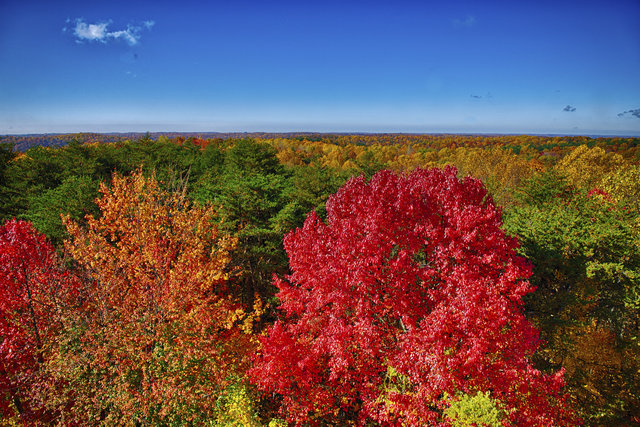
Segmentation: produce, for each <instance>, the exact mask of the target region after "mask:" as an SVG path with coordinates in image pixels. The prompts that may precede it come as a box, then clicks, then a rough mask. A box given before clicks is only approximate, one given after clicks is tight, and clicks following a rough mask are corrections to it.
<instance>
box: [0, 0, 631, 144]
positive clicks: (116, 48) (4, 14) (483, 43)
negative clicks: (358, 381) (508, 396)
mask: <svg viewBox="0 0 640 427" xmlns="http://www.w3.org/2000/svg"><path fill="white" fill-rule="evenodd" d="M639 23H640V1H638V0H629V1H622V0H621V1H617V0H605V1H581V2H575V1H562V0H558V1H553V2H547V1H545V0H541V1H468V2H464V1H455V0H453V1H437V2H436V1H427V0H423V1H403V0H395V1H388V2H383V1H377V2H376V1H346V0H343V1H331V0H327V1H323V2H315V1H304V0H298V1H277V0H273V1H233V0H232V1H229V0H227V1H209V2H205V1H202V2H196V1H189V0H183V1H180V2H166V1H132V0H130V1H102V0H101V1H92V0H86V1H64V0H61V1H51V0H47V1H30V0H3V1H2V2H0V63H1V64H2V66H1V67H0V134H20V133H44V132H78V131H96V132H126V131H196V132H204V131H222V132H224V131H275V132H284V131H322V132H332V131H335V132H345V131H362V132H465V133H467V132H471V133H562V134H594V133H595V134H600V133H607V134H623V135H640V71H639V70H640V24H639Z"/></svg>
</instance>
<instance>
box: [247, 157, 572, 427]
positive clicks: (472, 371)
mask: <svg viewBox="0 0 640 427" xmlns="http://www.w3.org/2000/svg"><path fill="white" fill-rule="evenodd" d="M327 213H328V215H327V222H326V223H324V222H322V221H321V220H320V219H319V218H318V217H317V216H316V215H315V214H314V213H311V214H310V215H309V217H308V218H307V220H306V221H305V223H304V226H303V227H302V228H301V229H297V230H295V231H293V232H291V233H290V234H289V235H287V236H286V237H285V241H284V243H285V248H286V250H287V252H288V254H289V258H290V267H291V271H292V274H291V275H289V276H287V277H286V279H284V280H283V279H280V278H275V284H276V285H277V286H278V288H279V293H278V297H279V298H280V301H281V304H282V307H281V308H282V310H283V312H284V317H283V318H282V319H281V320H279V321H277V322H276V323H275V324H274V326H273V327H272V328H271V329H270V331H269V334H268V336H267V337H265V338H264V339H263V349H262V351H261V354H260V355H259V357H258V359H257V362H256V366H255V368H253V370H252V372H251V374H252V377H253V380H254V382H255V383H256V384H257V385H258V386H259V387H260V388H261V389H262V390H264V391H268V392H271V393H275V394H277V395H280V396H281V397H282V411H283V413H284V414H286V415H287V417H288V419H289V421H292V422H296V423H314V422H319V423H321V422H323V421H327V420H333V422H336V421H337V422H342V421H340V420H341V419H342V420H343V421H344V420H347V419H352V420H353V419H356V420H357V421H358V422H359V423H365V422H366V421H367V420H372V421H375V422H378V423H382V424H396V423H398V422H401V423H403V424H405V425H434V424H437V423H439V422H443V423H445V424H446V422H445V421H444V420H443V418H442V410H443V409H444V408H446V407H447V406H448V404H449V403H450V401H451V398H452V396H455V395H456V394H458V393H469V394H473V393H475V392H477V391H490V392H491V397H492V398H493V399H495V400H496V402H498V405H499V406H500V407H501V408H502V409H503V410H504V411H505V413H507V414H508V418H509V421H510V422H512V423H515V424H516V425H549V424H551V423H563V422H566V421H567V420H568V419H571V413H570V411H568V409H567V408H566V407H565V404H564V399H565V398H564V396H563V395H562V393H561V388H562V385H563V380H562V373H561V372H559V373H557V374H556V375H553V376H547V375H543V374H541V373H540V372H539V371H537V370H536V369H534V368H533V367H532V365H531V363H530V362H529V359H528V358H529V356H530V355H531V354H533V352H534V351H535V350H536V348H537V346H538V345H539V340H538V333H537V330H536V329H535V328H534V327H533V326H532V325H531V324H529V323H528V322H527V320H526V319H525V318H524V316H523V314H522V301H521V299H522V296H523V295H525V294H526V293H528V292H530V291H531V288H530V285H529V283H528V281H527V280H526V279H527V278H528V277H529V276H530V275H531V267H530V266H529V265H528V264H527V263H526V261H525V260H524V259H523V258H521V257H519V256H517V255H516V253H515V249H516V247H517V242H516V241H515V240H514V239H512V238H509V237H507V236H506V235H505V234H504V232H503V231H502V229H501V212H500V209H498V208H496V207H495V206H494V204H493V201H492V199H491V197H490V196H489V195H488V194H487V192H486V190H485V188H484V186H483V184H482V183H481V182H480V181H478V180H475V179H472V178H466V179H464V180H459V179H457V178H456V170H455V169H453V168H447V169H445V170H440V169H432V170H416V171H414V172H413V173H411V174H410V175H405V176H397V175H394V174H392V173H391V172H388V171H383V172H380V173H378V174H376V175H375V176H374V177H373V178H372V179H371V181H370V182H369V183H367V182H366V181H365V179H364V178H363V177H360V178H355V179H352V180H350V181H349V182H348V183H347V184H346V185H345V186H344V187H343V188H342V189H341V190H340V191H339V192H338V193H337V194H336V195H334V196H332V197H331V198H330V199H329V201H328V203H327ZM572 422H573V421H572Z"/></svg>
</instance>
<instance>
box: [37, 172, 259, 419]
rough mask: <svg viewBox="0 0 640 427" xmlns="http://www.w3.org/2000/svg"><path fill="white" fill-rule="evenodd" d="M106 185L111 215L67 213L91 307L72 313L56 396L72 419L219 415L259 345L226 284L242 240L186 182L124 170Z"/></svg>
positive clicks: (105, 203) (104, 201) (55, 365)
mask: <svg viewBox="0 0 640 427" xmlns="http://www.w3.org/2000/svg"><path fill="white" fill-rule="evenodd" d="M100 192H101V194H102V197H101V198H100V199H98V200H97V203H98V206H99V208H100V210H101V212H102V216H101V217H100V218H97V219H96V218H93V217H88V218H87V227H86V229H83V228H81V227H80V226H79V225H78V224H77V223H75V222H74V221H72V220H70V219H69V218H68V217H66V218H64V219H63V220H64V223H65V225H66V227H67V230H68V233H69V236H70V238H69V240H68V241H66V242H65V248H66V249H67V251H68V252H69V253H70V254H71V256H72V257H73V258H74V259H75V260H76V261H77V263H78V265H79V267H80V269H81V270H83V271H84V275H85V276H84V277H85V280H84V287H83V289H82V294H83V297H84V298H85V305H84V307H83V309H82V310H80V313H78V312H76V313H74V314H73V315H70V316H69V317H68V318H67V324H66V331H67V333H66V334H64V335H63V336H61V337H60V339H59V340H58V351H57V352H56V353H57V358H53V360H52V362H51V363H50V366H49V368H50V370H51V371H52V372H53V373H54V374H55V375H57V377H58V378H60V379H61V380H62V383H64V384H66V391H67V393H66V395H65V396H64V397H63V398H61V397H60V392H59V391H57V392H56V393H57V396H58V399H57V400H58V402H53V403H52V404H54V405H58V408H57V409H58V410H59V411H60V412H61V414H62V415H61V417H62V420H63V422H65V423H74V422H79V423H81V424H84V423H91V424H93V423H102V422H106V423H120V422H122V420H126V421H127V422H130V423H131V424H136V425H148V424H185V423H186V424H199V423H202V422H204V421H203V420H205V419H215V418H216V417H219V416H220V412H221V410H222V411H224V410H225V408H220V407H219V406H220V405H218V406H216V401H218V402H219V401H221V400H224V396H225V394H226V393H227V391H228V390H230V389H237V387H238V381H237V380H235V381H234V380H233V379H234V378H236V379H237V378H238V372H239V370H240V369H243V367H242V363H243V361H242V356H243V355H244V354H245V353H246V352H248V351H251V350H252V346H253V343H252V340H251V338H250V335H248V334H245V333H244V332H243V330H242V326H243V324H242V322H243V321H245V322H248V321H249V320H250V319H248V318H247V316H245V314H244V312H243V310H242V309H241V308H240V305H239V304H237V303H236V302H235V301H233V300H232V298H231V297H230V296H229V295H230V294H229V292H228V290H227V286H226V284H227V280H228V273H227V272H226V266H227V264H228V262H229V252H230V251H231V250H232V249H233V248H234V246H235V244H236V242H235V240H234V239H233V238H231V237H229V236H227V235H225V234H223V233H222V232H220V230H219V227H218V223H217V222H216V221H215V212H214V211H213V209H212V208H211V207H199V206H195V205H192V204H191V203H190V202H189V201H188V200H187V199H186V198H185V194H184V189H182V190H181V191H174V192H167V191H163V190H161V189H160V188H159V186H158V183H157V182H156V180H155V178H154V177H151V178H145V177H144V176H143V175H142V173H141V172H140V171H138V172H137V173H134V174H133V175H132V176H131V177H122V176H118V175H115V176H114V177H113V181H112V184H111V187H107V186H106V185H101V187H100ZM225 390H227V391H225ZM228 400H229V399H228ZM230 400H233V399H230ZM249 412H250V411H249ZM245 415H247V414H245ZM250 415H251V414H248V415H247V417H249V418H250Z"/></svg>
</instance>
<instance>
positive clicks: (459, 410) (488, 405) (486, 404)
mask: <svg viewBox="0 0 640 427" xmlns="http://www.w3.org/2000/svg"><path fill="white" fill-rule="evenodd" d="M444 414H445V416H446V419H447V420H448V421H450V422H451V426H452V427H472V426H477V427H481V426H486V427H499V426H503V425H504V424H503V421H504V415H503V413H502V411H500V409H499V408H498V405H497V403H496V401H495V400H493V399H492V398H491V395H490V393H489V392H486V393H484V392H482V391H480V392H478V393H477V394H475V395H469V394H462V395H461V396H460V398H459V399H456V400H453V401H452V402H451V405H450V406H449V407H448V408H447V409H445V410H444Z"/></svg>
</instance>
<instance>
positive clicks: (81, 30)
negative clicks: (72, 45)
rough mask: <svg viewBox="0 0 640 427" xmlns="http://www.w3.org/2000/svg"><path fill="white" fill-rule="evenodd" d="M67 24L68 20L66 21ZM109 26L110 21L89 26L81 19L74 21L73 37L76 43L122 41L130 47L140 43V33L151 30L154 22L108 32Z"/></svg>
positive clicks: (64, 29)
mask: <svg viewBox="0 0 640 427" xmlns="http://www.w3.org/2000/svg"><path fill="white" fill-rule="evenodd" d="M68 23H69V20H67V24H68ZM109 25H111V22H110V21H104V22H97V23H94V24H90V23H86V22H85V21H84V20H83V19H82V18H80V19H76V20H75V27H74V28H73V35H74V36H75V37H76V42H78V43H83V42H85V41H88V42H94V41H97V42H101V43H107V42H108V41H111V40H123V41H125V42H126V43H128V44H129V45H130V46H135V45H137V44H138V42H139V41H140V38H141V33H142V31H143V30H150V29H151V28H153V26H154V25H155V22H153V21H144V22H143V23H142V24H140V25H127V28H126V29H124V30H117V31H109ZM66 30H67V28H66V27H65V28H63V31H66Z"/></svg>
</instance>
